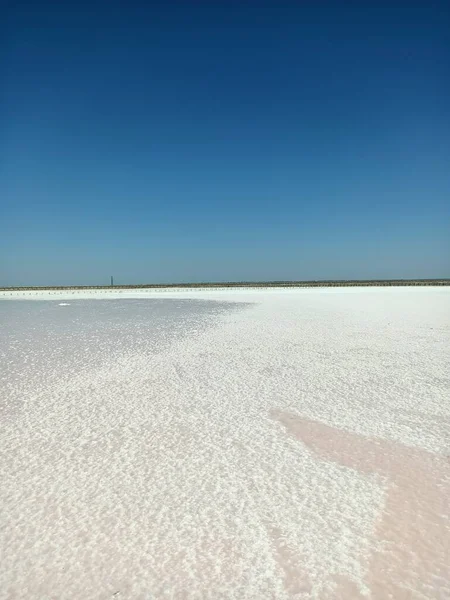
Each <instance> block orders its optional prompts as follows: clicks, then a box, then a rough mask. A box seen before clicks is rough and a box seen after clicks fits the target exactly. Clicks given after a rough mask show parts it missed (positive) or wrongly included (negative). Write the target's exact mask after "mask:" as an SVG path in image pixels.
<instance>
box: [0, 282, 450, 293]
mask: <svg viewBox="0 0 450 600" xmlns="http://www.w3.org/2000/svg"><path fill="white" fill-rule="evenodd" d="M447 285H450V279H368V280H359V279H357V280H345V281H341V280H325V281H257V282H249V281H243V282H225V283H224V282H217V283H151V284H136V285H113V286H111V285H60V286H14V287H0V291H2V292H20V291H46V290H111V289H123V290H132V289H137V290H140V289H171V288H182V289H215V288H267V287H270V288H299V287H304V288H314V287H391V286H396V287H397V286H447Z"/></svg>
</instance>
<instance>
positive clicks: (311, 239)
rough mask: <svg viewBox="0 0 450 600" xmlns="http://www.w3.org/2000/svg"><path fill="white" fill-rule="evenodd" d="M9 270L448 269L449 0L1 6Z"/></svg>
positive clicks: (189, 278) (2, 160)
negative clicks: (437, 0) (3, 10)
mask: <svg viewBox="0 0 450 600" xmlns="http://www.w3.org/2000/svg"><path fill="white" fill-rule="evenodd" d="M5 16H6V18H5V19H4V20H3V28H4V33H3V34H2V37H3V39H4V44H3V50H4V52H3V57H4V58H3V60H2V62H1V63H0V89H1V97H0V217H1V236H0V286H9V285H11V286H14V285H70V284H74V285H75V284H87V285H90V284H108V283H109V277H110V275H114V278H115V281H116V282H117V283H124V284H128V283H158V282H200V281H231V280H233V281H243V280H247V281H251V280H289V279H291V280H294V279H297V280H300V279H372V278H435V277H436V278H440V277H450V102H449V100H448V99H449V97H450V94H449V92H450V75H449V73H450V5H449V4H448V2H444V1H442V2H414V1H412V2H408V3H404V2H395V1H394V2H366V3H357V2H324V3H317V2H312V1H306V2H286V1H281V2H267V1H261V2H236V3H233V2H223V1H217V2H190V1H184V2H181V1H174V2H162V1H161V2H145V3H144V2H133V1H132V2H129V3H125V2H116V1H112V2H109V3H104V2H99V1H98V0H93V1H92V2H89V3H88V2H85V1H81V2H73V1H72V0H69V1H68V2H65V3H55V2H50V1H42V2H39V1H35V2H20V1H19V2H9V3H7V7H6V15H5Z"/></svg>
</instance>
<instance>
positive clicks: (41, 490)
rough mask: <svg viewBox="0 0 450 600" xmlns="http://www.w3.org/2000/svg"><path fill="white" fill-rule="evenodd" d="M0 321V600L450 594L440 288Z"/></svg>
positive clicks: (89, 301)
mask: <svg viewBox="0 0 450 600" xmlns="http://www.w3.org/2000/svg"><path fill="white" fill-rule="evenodd" d="M55 299H56V300H61V304H62V305H64V304H69V303H70V305H71V309H70V311H58V310H55V308H54V307H55V304H54V301H55ZM66 301H68V302H66ZM0 318H1V322H2V336H1V341H0V360H1V365H2V373H1V378H0V381H1V383H2V396H1V404H0V418H1V424H2V427H1V428H0V452H1V461H0V481H1V485H0V509H1V511H0V598H5V599H10V598H14V599H16V598H23V599H25V598H27V599H36V600H37V599H42V598H64V599H68V600H71V599H78V598H89V599H91V598H92V599H103V598H113V597H114V598H122V599H123V598H127V599H136V598H137V599H139V598H142V599H149V598H162V597H167V598H193V599H194V598H195V599H200V598H201V599H209V598H210V599H211V600H213V599H214V600H216V599H220V598H223V599H227V598H230V599H239V600H242V599H247V598H248V599H255V600H256V599H258V600H259V599H261V598H273V599H289V598H300V599H303V598H304V599H311V600H313V599H318V600H322V599H323V600H332V599H333V600H335V599H336V600H344V599H345V600H346V599H352V598H355V599H360V598H361V599H362V598H364V599H374V600H378V599H379V600H384V599H386V598H393V599H396V600H402V599H405V600H406V599H417V600H419V599H424V598H430V599H443V598H449V597H450V576H449V571H448V564H450V555H449V548H450V520H449V517H450V510H449V501H448V498H449V497H450V470H449V461H448V440H449V430H450V378H449V373H450V369H449V367H450V365H449V355H448V348H449V346H450V344H449V342H450V289H449V288H431V287H430V288H373V289H371V288H363V289H361V288H355V289H351V288H349V289H346V288H344V289H304V290H301V289H299V290H292V289H290V290H276V289H267V290H248V289H246V290H219V291H217V290H214V291H210V290H173V289H172V290H158V291H153V290H150V291H149V290H126V291H119V290H111V291H108V292H104V291H89V290H80V291H73V292H67V291H60V292H39V293H36V292H16V293H14V294H13V295H11V294H10V293H1V292H0Z"/></svg>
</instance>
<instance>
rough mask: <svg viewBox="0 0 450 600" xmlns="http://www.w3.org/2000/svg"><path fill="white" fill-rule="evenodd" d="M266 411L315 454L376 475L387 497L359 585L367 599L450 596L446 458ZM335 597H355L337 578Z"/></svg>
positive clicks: (449, 476) (449, 491) (449, 484)
mask: <svg viewBox="0 0 450 600" xmlns="http://www.w3.org/2000/svg"><path fill="white" fill-rule="evenodd" d="M272 416H273V417H274V418H276V419H277V420H278V421H280V422H281V423H282V424H283V425H284V426H285V427H286V429H287V430H288V431H289V432H290V433H291V434H293V435H294V436H295V437H296V438H297V439H299V440H300V441H302V442H303V443H304V444H306V445H307V446H308V448H309V449H310V450H311V451H312V452H314V453H315V454H317V455H318V456H319V457H320V458H321V459H323V460H328V461H333V462H336V463H338V464H340V465H343V466H345V467H349V468H351V469H355V470H357V471H359V472H360V473H362V474H369V473H377V474H379V475H381V476H383V477H385V478H386V480H387V499H386V504H385V507H384V511H383V514H382V516H381V518H380V520H379V522H378V523H377V527H376V538H375V539H374V544H373V550H372V556H371V559H370V564H369V570H368V573H367V581H366V584H367V586H368V588H369V589H370V590H371V598H372V599H374V600H378V599H379V600H384V599H387V598H392V599H395V600H407V599H408V600H410V599H411V600H412V599H415V598H417V599H419V598H421V599H422V598H439V599H440V598H442V599H443V598H450V569H449V565H450V527H449V516H450V510H449V498H450V466H449V463H448V460H446V458H445V457H441V456H436V455H434V454H431V453H429V452H426V451H424V450H419V449H417V448H410V447H406V446H403V445H401V444H397V443H395V442H391V441H387V440H381V439H371V438H366V437H364V436H360V435H356V434H353V433H349V432H347V431H343V430H341V429H337V428H335V427H330V426H328V425H325V424H323V423H319V422H316V421H309V420H307V419H303V418H301V417H298V416H296V415H293V414H290V413H286V412H282V411H277V412H274V413H272ZM335 583H336V584H337V590H336V595H335V598H336V599H338V598H339V599H340V598H342V599H344V598H360V597H361V596H360V593H359V592H358V591H357V590H356V589H355V590H354V591H353V592H352V590H351V589H350V588H349V587H348V585H347V584H346V583H345V582H344V581H343V580H342V578H341V579H340V580H339V581H338V580H336V582H335Z"/></svg>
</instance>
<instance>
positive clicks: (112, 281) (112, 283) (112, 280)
mask: <svg viewBox="0 0 450 600" xmlns="http://www.w3.org/2000/svg"><path fill="white" fill-rule="evenodd" d="M113 285H114V278H113V276H112V275H111V287H113Z"/></svg>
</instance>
